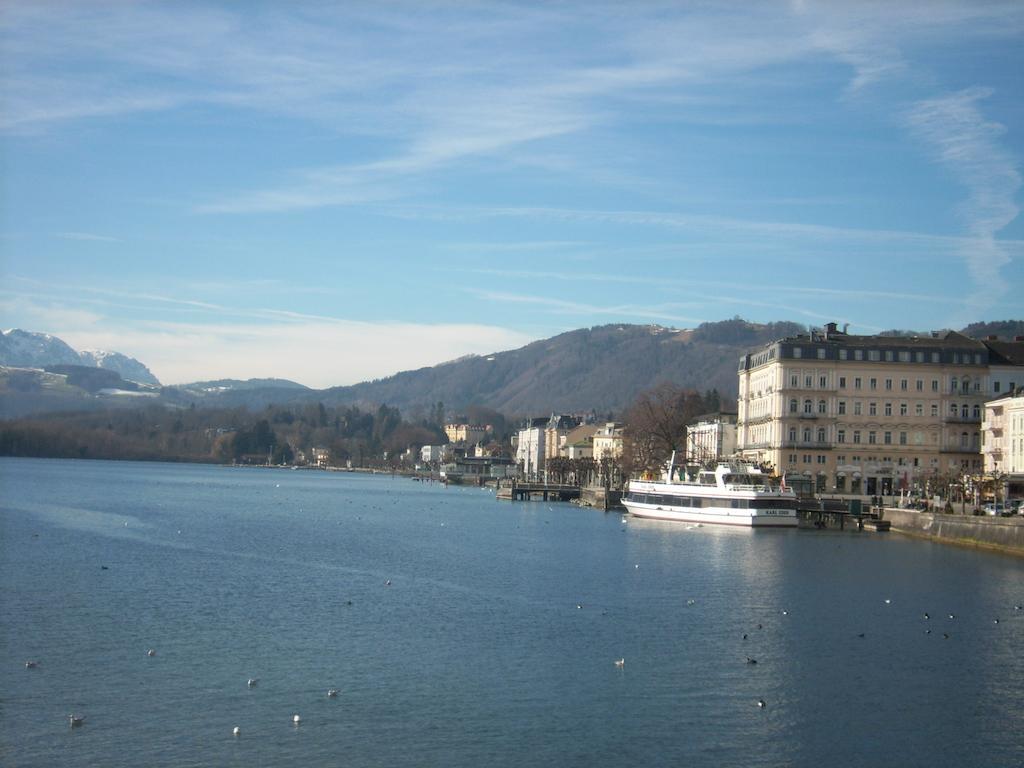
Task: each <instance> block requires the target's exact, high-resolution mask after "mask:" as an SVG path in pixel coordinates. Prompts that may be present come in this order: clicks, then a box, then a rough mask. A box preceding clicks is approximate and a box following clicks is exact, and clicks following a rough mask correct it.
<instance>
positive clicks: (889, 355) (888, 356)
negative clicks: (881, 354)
mask: <svg viewBox="0 0 1024 768" xmlns="http://www.w3.org/2000/svg"><path fill="white" fill-rule="evenodd" d="M885 361H886V362H887V363H891V362H892V350H891V349H887V350H885Z"/></svg>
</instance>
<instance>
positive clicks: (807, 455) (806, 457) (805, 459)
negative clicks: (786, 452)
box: [804, 453, 812, 464]
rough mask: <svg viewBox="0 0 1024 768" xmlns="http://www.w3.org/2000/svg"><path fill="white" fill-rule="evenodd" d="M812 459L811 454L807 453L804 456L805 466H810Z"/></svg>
mask: <svg viewBox="0 0 1024 768" xmlns="http://www.w3.org/2000/svg"><path fill="white" fill-rule="evenodd" d="M811 458H812V457H811V454H809V453H805V454H804V464H810V463H811Z"/></svg>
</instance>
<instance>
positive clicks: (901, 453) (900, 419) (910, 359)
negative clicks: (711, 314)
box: [737, 323, 991, 495]
mask: <svg viewBox="0 0 1024 768" xmlns="http://www.w3.org/2000/svg"><path fill="white" fill-rule="evenodd" d="M990 356H991V355H990V349H989V347H987V346H986V344H985V343H984V342H981V341H977V340H974V339H971V338H968V337H966V336H964V335H962V334H959V333H956V332H952V331H943V332H936V333H932V334H931V335H929V336H855V335H848V334H846V333H845V332H842V331H839V330H837V327H836V325H835V324H834V323H829V324H828V325H827V326H826V327H825V328H824V329H823V330H821V331H812V332H811V333H808V334H806V335H805V334H801V335H798V336H794V337H789V338H786V339H781V340H779V341H776V342H773V343H771V344H768V345H766V346H765V347H763V348H761V349H760V350H757V351H755V352H753V353H750V354H747V355H744V356H743V357H742V358H741V360H740V366H739V399H738V418H737V448H738V451H739V452H740V453H741V454H742V455H743V456H744V457H745V458H749V459H751V460H754V461H758V462H762V463H765V464H767V465H769V466H770V467H771V468H773V469H774V470H775V471H776V472H777V473H779V474H782V473H784V472H785V473H791V474H792V476H798V475H803V476H804V477H806V478H808V479H810V480H811V481H812V483H813V487H814V488H815V489H816V490H817V491H818V492H836V493H852V494H863V495H876V494H881V495H889V494H894V493H899V492H900V490H902V489H906V490H915V489H916V490H921V491H927V490H928V488H927V486H928V483H929V480H930V479H932V478H934V479H935V480H938V478H939V476H941V475H944V474H964V473H970V474H977V473H980V472H981V471H982V459H981V421H982V410H983V406H984V402H985V400H986V399H987V390H988V388H989V386H990V384H989V378H990Z"/></svg>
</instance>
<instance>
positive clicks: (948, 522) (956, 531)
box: [882, 507, 1024, 557]
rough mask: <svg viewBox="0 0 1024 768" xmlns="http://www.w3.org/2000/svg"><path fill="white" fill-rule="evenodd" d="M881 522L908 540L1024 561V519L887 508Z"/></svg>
mask: <svg viewBox="0 0 1024 768" xmlns="http://www.w3.org/2000/svg"><path fill="white" fill-rule="evenodd" d="M882 519H883V520H888V521H889V522H890V524H891V530H892V531H895V532H896V533H905V534H907V535H909V536H917V537H920V538H926V539H932V540H934V541H941V542H945V543H949V544H961V545H966V546H973V547H982V548H984V549H992V550H996V551H999V552H1005V553H1007V554H1012V555H1017V556H1020V557H1024V517H1020V516H1016V517H979V516H975V515H946V514H939V513H935V512H919V511H917V510H914V509H898V508H895V507H886V508H885V509H883V510H882Z"/></svg>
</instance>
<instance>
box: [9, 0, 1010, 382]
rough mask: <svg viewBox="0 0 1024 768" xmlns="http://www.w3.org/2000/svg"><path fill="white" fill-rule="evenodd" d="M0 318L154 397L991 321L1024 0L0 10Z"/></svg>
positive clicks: (1003, 285) (1004, 226) (124, 5)
mask: <svg viewBox="0 0 1024 768" xmlns="http://www.w3.org/2000/svg"><path fill="white" fill-rule="evenodd" d="M0 46H2V47H0V326H2V327H3V328H12V327H19V328H23V329H25V330H31V331H41V332H47V333H52V334H55V335H57V336H59V337H61V338H62V339H64V340H65V341H67V342H68V343H70V344H71V345H72V346H74V347H76V348H77V349H97V348H98V349H107V350H116V351H119V352H123V353H125V354H128V355H131V356H133V357H136V358H138V359H139V360H141V361H142V362H144V363H145V364H147V365H148V366H149V367H150V369H151V370H152V371H153V372H154V374H155V375H156V376H157V377H158V378H160V380H161V381H163V382H164V383H165V384H175V383H184V382H188V381H196V380H202V379H213V378H226V377H230V378H243V379H245V378H250V377H270V376H274V377H281V378H288V379H292V380H294V381H298V382H301V383H303V384H306V385H308V386H314V387H327V386H333V385H341V384H350V383H355V382H359V381H364V380H368V379H373V378H379V377H383V376H387V375H390V374H392V373H395V372H397V371H400V370H408V369H414V368H419V367H422V366H428V365H434V364H437V363H440V362H443V361H446V360H451V359H455V358H458V357H460V356H463V355H467V354H486V353H490V352H494V351H501V350H506V349H514V348H517V347H519V346H522V345H524V344H526V343H528V342H530V341H533V340H536V339H542V338H546V337H549V336H553V335H555V334H557V333H561V332H563V331H567V330H572V329H575V328H581V327H589V326H594V325H602V324H606V323H643V324H646V323H656V324H660V325H666V326H672V327H679V328H690V327H695V326H697V325H699V324H700V323H702V322H710V321H716V320H724V319H728V318H732V317H734V316H740V317H743V318H745V319H747V320H751V321H755V322H768V321H775V320H792V321H796V322H799V323H805V324H808V325H815V326H820V325H823V324H824V323H826V322H829V321H835V322H838V323H840V324H842V323H849V324H850V330H851V332H857V333H875V332H878V331H881V330H885V329H892V328H901V329H914V330H920V331H927V330H932V329H939V328H960V327H963V326H964V325H966V324H967V323H970V322H973V321H978V320H1002V319H1010V318H1014V319H1019V318H1021V317H1024V300H1022V298H1021V297H1022V295H1024V224H1022V221H1021V216H1020V204H1021V203H1020V201H1021V172H1022V171H1021V167H1022V165H1021V163H1022V157H1024V77H1021V73H1024V3H1020V2H1005V3H992V2H983V1H978V0H971V1H970V2H952V1H949V2H944V1H943V0H932V1H930V2H910V1H909V0H907V1H903V2H880V3H872V2H850V3H843V2H827V3H826V2H822V3H817V2H812V1H810V0H805V1H803V2H782V3H772V2H763V3H752V2H737V3H719V2H670V3H669V2H650V3H645V2H637V3H629V4H624V3H600V2H562V3H541V2H533V3H521V2H493V3H492V2H451V3H445V2H429V0H419V1H417V2H409V3H403V2H367V3H359V2H350V3H329V2H303V1H302V0H298V1H297V2H289V3H280V2H265V3H260V2H255V1H254V2H244V3H236V2H226V1H225V2H190V1H188V0H184V1H182V2H169V1H168V2H162V3H161V2H156V3H150V2H129V1H127V0H118V2H109V3H107V2H100V1H99V0H94V1H90V0H86V1H84V2H68V3H50V2H45V1H38V0H36V1H33V2H23V3H19V2H7V3H3V4H0Z"/></svg>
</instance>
